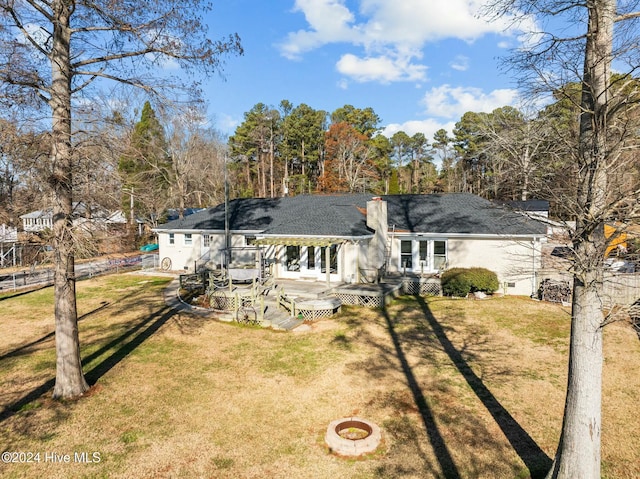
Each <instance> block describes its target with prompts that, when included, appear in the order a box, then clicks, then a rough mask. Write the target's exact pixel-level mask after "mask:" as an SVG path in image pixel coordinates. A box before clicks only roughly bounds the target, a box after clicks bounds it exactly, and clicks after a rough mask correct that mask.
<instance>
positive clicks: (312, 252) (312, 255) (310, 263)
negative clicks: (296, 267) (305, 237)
mask: <svg viewBox="0 0 640 479" xmlns="http://www.w3.org/2000/svg"><path fill="white" fill-rule="evenodd" d="M307 269H316V248H315V246H307Z"/></svg>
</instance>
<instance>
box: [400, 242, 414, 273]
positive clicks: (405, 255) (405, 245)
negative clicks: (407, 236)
mask: <svg viewBox="0 0 640 479" xmlns="http://www.w3.org/2000/svg"><path fill="white" fill-rule="evenodd" d="M412 248H413V241H411V240H402V241H400V267H401V268H407V269H411V268H413V250H412Z"/></svg>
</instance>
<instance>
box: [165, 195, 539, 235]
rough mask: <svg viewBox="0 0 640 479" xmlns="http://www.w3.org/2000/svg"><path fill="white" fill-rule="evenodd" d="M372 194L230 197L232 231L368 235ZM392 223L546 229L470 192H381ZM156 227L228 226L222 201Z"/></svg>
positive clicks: (470, 230) (428, 229)
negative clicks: (384, 194)
mask: <svg viewBox="0 0 640 479" xmlns="http://www.w3.org/2000/svg"><path fill="white" fill-rule="evenodd" d="M372 197H373V195H371V194H355V195H333V196H324V195H301V196H294V197H286V198H271V199H269V198H242V199H236V200H232V201H230V202H229V225H230V229H231V230H232V231H243V230H244V231H247V232H259V233H261V234H267V235H282V236H338V237H358V236H370V235H371V233H372V232H371V230H370V229H369V228H367V226H366V217H365V214H364V213H363V210H365V209H366V206H367V201H369V200H370V199H371V198H372ZM383 198H384V199H385V200H386V201H387V205H388V223H389V227H390V228H391V227H394V226H395V230H396V231H408V232H415V233H436V234H438V233H441V234H486V235H496V234H503V235H529V234H544V233H545V232H546V227H545V225H543V224H542V223H540V222H538V221H535V220H532V219H529V218H527V217H525V216H523V215H521V214H518V213H515V212H513V211H510V210H508V209H506V208H502V207H499V206H497V205H495V204H494V203H492V202H490V201H488V200H485V199H483V198H480V197H478V196H475V195H472V194H468V193H447V194H434V195H388V196H383ZM157 229H158V230H160V231H162V230H181V229H185V230H213V231H222V230H224V204H221V205H218V206H216V207H215V208H208V209H206V210H204V211H201V212H199V213H195V214H193V215H190V216H187V217H185V218H182V219H178V220H174V221H171V222H169V223H166V224H163V225H160V226H159V227H158V228H157Z"/></svg>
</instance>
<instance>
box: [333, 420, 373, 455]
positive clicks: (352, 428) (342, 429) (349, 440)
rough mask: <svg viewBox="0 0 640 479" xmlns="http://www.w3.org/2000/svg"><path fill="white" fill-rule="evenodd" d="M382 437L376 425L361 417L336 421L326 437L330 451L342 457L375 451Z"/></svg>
mask: <svg viewBox="0 0 640 479" xmlns="http://www.w3.org/2000/svg"><path fill="white" fill-rule="evenodd" d="M381 439H382V436H381V434H380V428H379V427H378V426H376V425H375V424H374V423H372V422H370V421H367V420H366V419H362V418H359V417H346V418H342V419H336V420H335V421H333V422H331V423H330V424H329V427H328V428H327V434H326V435H325V437H324V440H325V442H326V443H327V446H329V450H330V451H331V452H333V453H335V454H339V455H341V456H360V455H362V454H367V453H370V452H373V451H375V450H376V449H377V448H378V445H379V444H380V440H381Z"/></svg>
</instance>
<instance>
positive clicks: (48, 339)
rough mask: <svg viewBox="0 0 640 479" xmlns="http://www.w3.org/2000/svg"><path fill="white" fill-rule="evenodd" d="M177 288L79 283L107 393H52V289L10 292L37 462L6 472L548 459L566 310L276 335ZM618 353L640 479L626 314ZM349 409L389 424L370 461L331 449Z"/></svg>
mask: <svg viewBox="0 0 640 479" xmlns="http://www.w3.org/2000/svg"><path fill="white" fill-rule="evenodd" d="M166 284H167V279H166V278H154V277H149V276H142V275H135V274H122V275H113V276H106V277H102V278H97V279H92V280H88V281H83V282H81V283H79V284H78V305H79V314H80V315H81V320H80V326H79V327H80V339H81V343H82V348H83V349H82V357H83V361H84V368H85V374H86V376H87V378H88V380H89V381H90V383H91V384H93V385H94V386H93V387H92V389H91V391H90V392H89V393H88V394H87V395H86V397H84V398H82V399H80V400H78V401H71V402H56V401H53V400H51V399H50V396H51V388H52V387H53V378H54V375H55V351H54V337H53V333H52V331H53V310H52V290H51V288H47V289H43V290H39V291H35V292H32V293H28V294H22V295H16V296H13V297H12V296H10V295H9V296H4V297H3V296H0V311H1V314H0V328H1V330H2V334H1V336H0V338H1V339H0V384H1V385H2V387H1V390H0V451H15V452H24V453H27V454H25V455H22V456H17V455H14V456H13V458H14V459H19V460H23V459H28V458H30V459H32V460H33V461H36V462H32V463H28V464H3V463H0V476H1V477H3V478H18V477H29V478H42V477H47V478H70V477H73V478H76V477H77V478H84V477H86V478H96V477H104V478H127V479H128V478H132V477H135V478H165V477H173V478H197V477H206V478H283V479H284V478H287V479H297V478H313V479H322V478H327V479H335V478H338V477H344V478H355V479H357V478H384V479H386V478H454V479H455V478H462V479H467V478H528V477H530V476H533V477H540V471H542V470H544V469H546V468H548V466H549V465H550V461H551V460H550V457H552V456H553V454H554V452H555V447H556V445H557V441H558V436H559V431H560V426H561V423H562V412H563V405H564V395H565V385H566V369H567V366H566V363H567V354H568V335H569V319H570V318H569V314H568V311H567V309H566V308H562V307H560V306H557V305H552V304H545V303H540V302H535V301H532V300H529V299H523V298H495V299H488V300H483V301H467V300H450V299H444V298H414V297H406V298H401V299H399V300H397V301H395V302H394V303H392V304H391V305H390V306H388V307H387V308H386V309H383V310H371V309H366V308H358V307H347V308H344V310H343V313H342V314H341V315H340V316H337V317H334V318H333V319H331V320H323V321H319V322H318V323H316V324H314V325H313V328H312V331H308V332H304V333H279V332H273V331H269V330H264V329H259V328H253V327H241V326H237V325H235V324H229V323H222V322H217V321H215V320H213V319H211V318H206V317H201V316H198V317H195V316H191V315H188V314H185V313H181V314H175V313H173V312H172V311H170V310H169V309H168V308H167V307H166V305H165V304H164V302H163V299H162V290H163V289H164V287H165V286H166ZM605 357H606V359H605V365H604V368H605V372H604V374H605V376H604V396H603V430H602V450H603V451H602V457H603V466H602V467H603V471H602V475H603V478H607V479H614V478H615V479H631V478H638V477H640V427H639V425H640V421H639V420H638V416H637V410H638V391H639V390H640V341H638V338H637V336H636V335H635V333H634V332H633V331H632V330H631V327H630V326H629V325H628V324H625V323H614V324H612V325H610V326H608V327H607V328H606V330H605ZM351 415H358V416H361V417H364V418H366V419H368V420H371V421H373V422H375V423H376V424H378V425H379V426H380V427H381V428H382V435H383V443H382V445H381V447H380V448H379V449H378V451H377V452H376V453H374V454H372V455H371V456H368V457H366V458H360V459H345V458H339V457H336V456H334V455H332V454H331V453H330V452H329V451H328V450H327V448H326V446H325V445H324V434H325V431H326V428H327V425H328V424H329V423H330V422H331V421H333V420H334V419H338V418H341V417H347V416H351ZM38 454H39V455H38ZM65 455H68V456H69V457H68V459H69V463H60V462H54V461H64V460H66V459H67V458H66V457H65ZM3 457H4V456H3ZM38 460H39V462H37V461H38Z"/></svg>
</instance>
